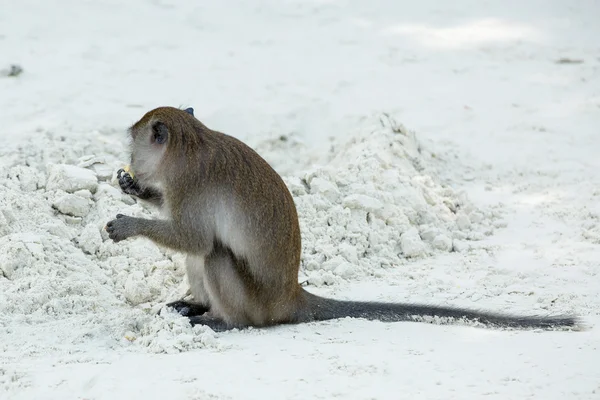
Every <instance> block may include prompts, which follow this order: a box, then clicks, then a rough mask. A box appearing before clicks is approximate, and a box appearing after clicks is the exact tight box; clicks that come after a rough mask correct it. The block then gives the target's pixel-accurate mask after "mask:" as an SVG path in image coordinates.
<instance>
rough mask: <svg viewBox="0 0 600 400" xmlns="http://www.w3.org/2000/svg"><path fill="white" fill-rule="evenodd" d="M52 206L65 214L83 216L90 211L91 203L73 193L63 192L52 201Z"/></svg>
mask: <svg viewBox="0 0 600 400" xmlns="http://www.w3.org/2000/svg"><path fill="white" fill-rule="evenodd" d="M52 207H54V208H56V209H57V210H58V211H60V212H61V213H62V214H65V215H70V216H72V217H85V216H86V215H88V213H89V212H90V208H91V204H90V200H88V199H86V198H83V197H80V196H77V195H74V194H65V195H63V196H61V197H59V198H58V199H57V200H56V201H55V202H54V203H52Z"/></svg>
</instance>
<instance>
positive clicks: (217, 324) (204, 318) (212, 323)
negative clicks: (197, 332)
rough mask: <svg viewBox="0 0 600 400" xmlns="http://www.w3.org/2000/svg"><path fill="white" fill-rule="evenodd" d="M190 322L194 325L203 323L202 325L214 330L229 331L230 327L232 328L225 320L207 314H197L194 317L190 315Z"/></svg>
mask: <svg viewBox="0 0 600 400" xmlns="http://www.w3.org/2000/svg"><path fill="white" fill-rule="evenodd" d="M189 320H190V324H192V326H194V325H204V326H208V327H209V328H210V329H212V330H213V331H215V332H225V331H229V330H231V329H233V328H234V327H233V326H229V325H227V324H226V323H225V321H223V320H221V319H219V318H215V317H211V316H209V315H206V314H205V315H198V316H195V317H190V318H189Z"/></svg>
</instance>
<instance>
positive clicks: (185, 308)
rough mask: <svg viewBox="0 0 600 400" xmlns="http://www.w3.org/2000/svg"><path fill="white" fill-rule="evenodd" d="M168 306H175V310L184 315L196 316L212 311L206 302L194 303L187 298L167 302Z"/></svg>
mask: <svg viewBox="0 0 600 400" xmlns="http://www.w3.org/2000/svg"><path fill="white" fill-rule="evenodd" d="M166 306H167V307H171V308H174V309H175V311H177V312H178V313H179V314H181V315H183V316H184V317H195V316H198V315H202V314H204V313H206V312H208V311H210V308H209V307H208V306H205V305H204V304H197V303H192V302H190V301H186V300H177V301H173V302H171V303H167V304H166Z"/></svg>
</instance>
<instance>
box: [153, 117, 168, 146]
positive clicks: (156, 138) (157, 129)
mask: <svg viewBox="0 0 600 400" xmlns="http://www.w3.org/2000/svg"><path fill="white" fill-rule="evenodd" d="M167 137H169V130H168V129H167V127H166V125H165V124H163V123H162V122H157V123H155V124H154V125H152V143H157V144H164V143H166V142H167Z"/></svg>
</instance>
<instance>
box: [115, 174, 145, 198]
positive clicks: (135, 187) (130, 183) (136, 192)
mask: <svg viewBox="0 0 600 400" xmlns="http://www.w3.org/2000/svg"><path fill="white" fill-rule="evenodd" d="M117 179H118V180H119V186H120V187H121V190H122V191H123V192H125V193H127V194H130V195H132V196H137V197H139V196H140V194H141V193H142V189H141V188H140V185H139V184H138V183H137V182H136V181H135V180H134V179H133V177H132V176H131V174H130V173H129V172H127V171H125V170H124V169H123V168H121V169H119V170H118V171H117Z"/></svg>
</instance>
